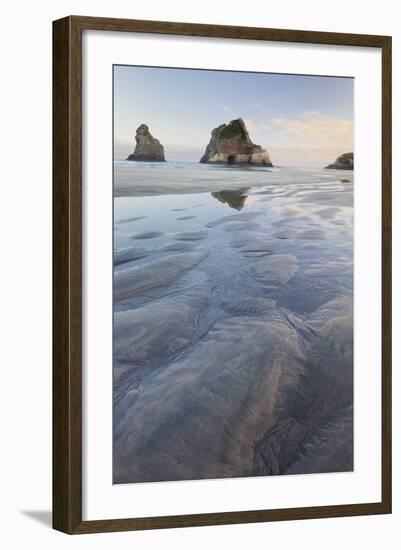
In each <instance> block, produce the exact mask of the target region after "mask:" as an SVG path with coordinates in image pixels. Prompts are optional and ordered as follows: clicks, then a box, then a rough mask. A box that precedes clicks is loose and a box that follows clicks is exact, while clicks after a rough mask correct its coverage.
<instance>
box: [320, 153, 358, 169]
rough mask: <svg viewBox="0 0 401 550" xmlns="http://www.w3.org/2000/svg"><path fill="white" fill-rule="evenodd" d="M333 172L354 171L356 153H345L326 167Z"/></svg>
mask: <svg viewBox="0 0 401 550" xmlns="http://www.w3.org/2000/svg"><path fill="white" fill-rule="evenodd" d="M326 168H330V169H332V170H353V169H354V153H344V154H343V155H340V156H339V157H337V158H336V160H335V162H333V163H332V164H329V165H328V166H326Z"/></svg>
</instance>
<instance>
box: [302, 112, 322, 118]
mask: <svg viewBox="0 0 401 550" xmlns="http://www.w3.org/2000/svg"><path fill="white" fill-rule="evenodd" d="M317 116H319V111H304V112H303V113H302V115H301V117H302V118H312V117H317Z"/></svg>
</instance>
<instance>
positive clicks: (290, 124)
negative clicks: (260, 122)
mask: <svg viewBox="0 0 401 550" xmlns="http://www.w3.org/2000/svg"><path fill="white" fill-rule="evenodd" d="M270 125H271V128H272V130H273V131H274V134H275V136H274V138H273V136H272V138H273V139H274V142H275V145H276V146H285V147H298V148H302V149H312V148H313V149H320V150H322V149H330V150H333V149H337V148H338V149H340V150H342V151H343V152H347V151H352V150H353V123H352V120H349V119H339V118H335V117H332V116H327V115H320V114H319V113H311V112H310V113H302V115H301V116H300V117H299V118H291V119H290V118H275V119H273V120H271V121H270Z"/></svg>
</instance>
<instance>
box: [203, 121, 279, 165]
mask: <svg viewBox="0 0 401 550" xmlns="http://www.w3.org/2000/svg"><path fill="white" fill-rule="evenodd" d="M199 162H203V163H207V164H253V165H259V166H273V164H272V162H271V160H270V156H269V153H268V152H267V151H266V149H263V147H261V146H260V145H255V144H254V143H252V141H251V139H250V137H249V134H248V130H247V129H246V126H245V123H244V121H243V120H242V118H237V119H235V120H232V121H231V122H230V123H229V124H221V125H220V126H218V127H217V128H215V129H214V130H212V137H211V138H210V141H209V144H208V146H207V147H206V151H205V154H204V155H203V157H202V158H201V159H200V161H199Z"/></svg>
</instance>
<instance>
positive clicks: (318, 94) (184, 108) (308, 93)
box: [114, 66, 353, 166]
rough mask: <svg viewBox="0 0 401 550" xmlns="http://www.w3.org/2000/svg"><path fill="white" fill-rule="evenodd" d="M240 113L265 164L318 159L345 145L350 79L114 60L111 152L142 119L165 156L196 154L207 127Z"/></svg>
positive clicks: (349, 138) (128, 146) (348, 147)
mask: <svg viewBox="0 0 401 550" xmlns="http://www.w3.org/2000/svg"><path fill="white" fill-rule="evenodd" d="M238 117H242V118H243V119H244V120H245V123H246V125H247V128H248V131H249V134H250V137H251V139H252V141H253V142H254V143H258V144H259V145H262V146H263V147H265V148H266V149H267V150H268V151H269V152H270V154H271V158H272V162H273V164H277V165H279V164H281V165H286V164H288V165H294V164H295V165H305V166H320V165H325V164H327V163H329V162H332V161H333V160H334V158H335V157H336V156H338V155H340V154H341V153H345V152H348V151H352V150H353V80H352V79H349V78H340V77H319V76H301V75H281V74H265V73H243V72H227V71H207V70H193V69H167V68H153V67H131V66H115V67H114V152H115V158H117V159H119V158H126V157H127V155H128V154H129V153H131V152H133V150H134V148H135V130H136V128H137V127H138V126H139V125H140V124H142V123H145V124H147V125H148V126H149V129H150V132H151V133H152V134H153V136H154V137H156V138H158V139H159V140H160V141H161V142H162V143H163V145H164V149H165V155H166V159H167V160H190V161H198V160H199V158H200V157H201V155H202V154H203V152H204V149H205V147H206V145H207V143H208V142H209V139H210V133H211V131H212V129H213V128H215V127H216V126H218V125H219V124H222V123H224V122H229V121H230V120H232V119H234V118H238Z"/></svg>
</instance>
